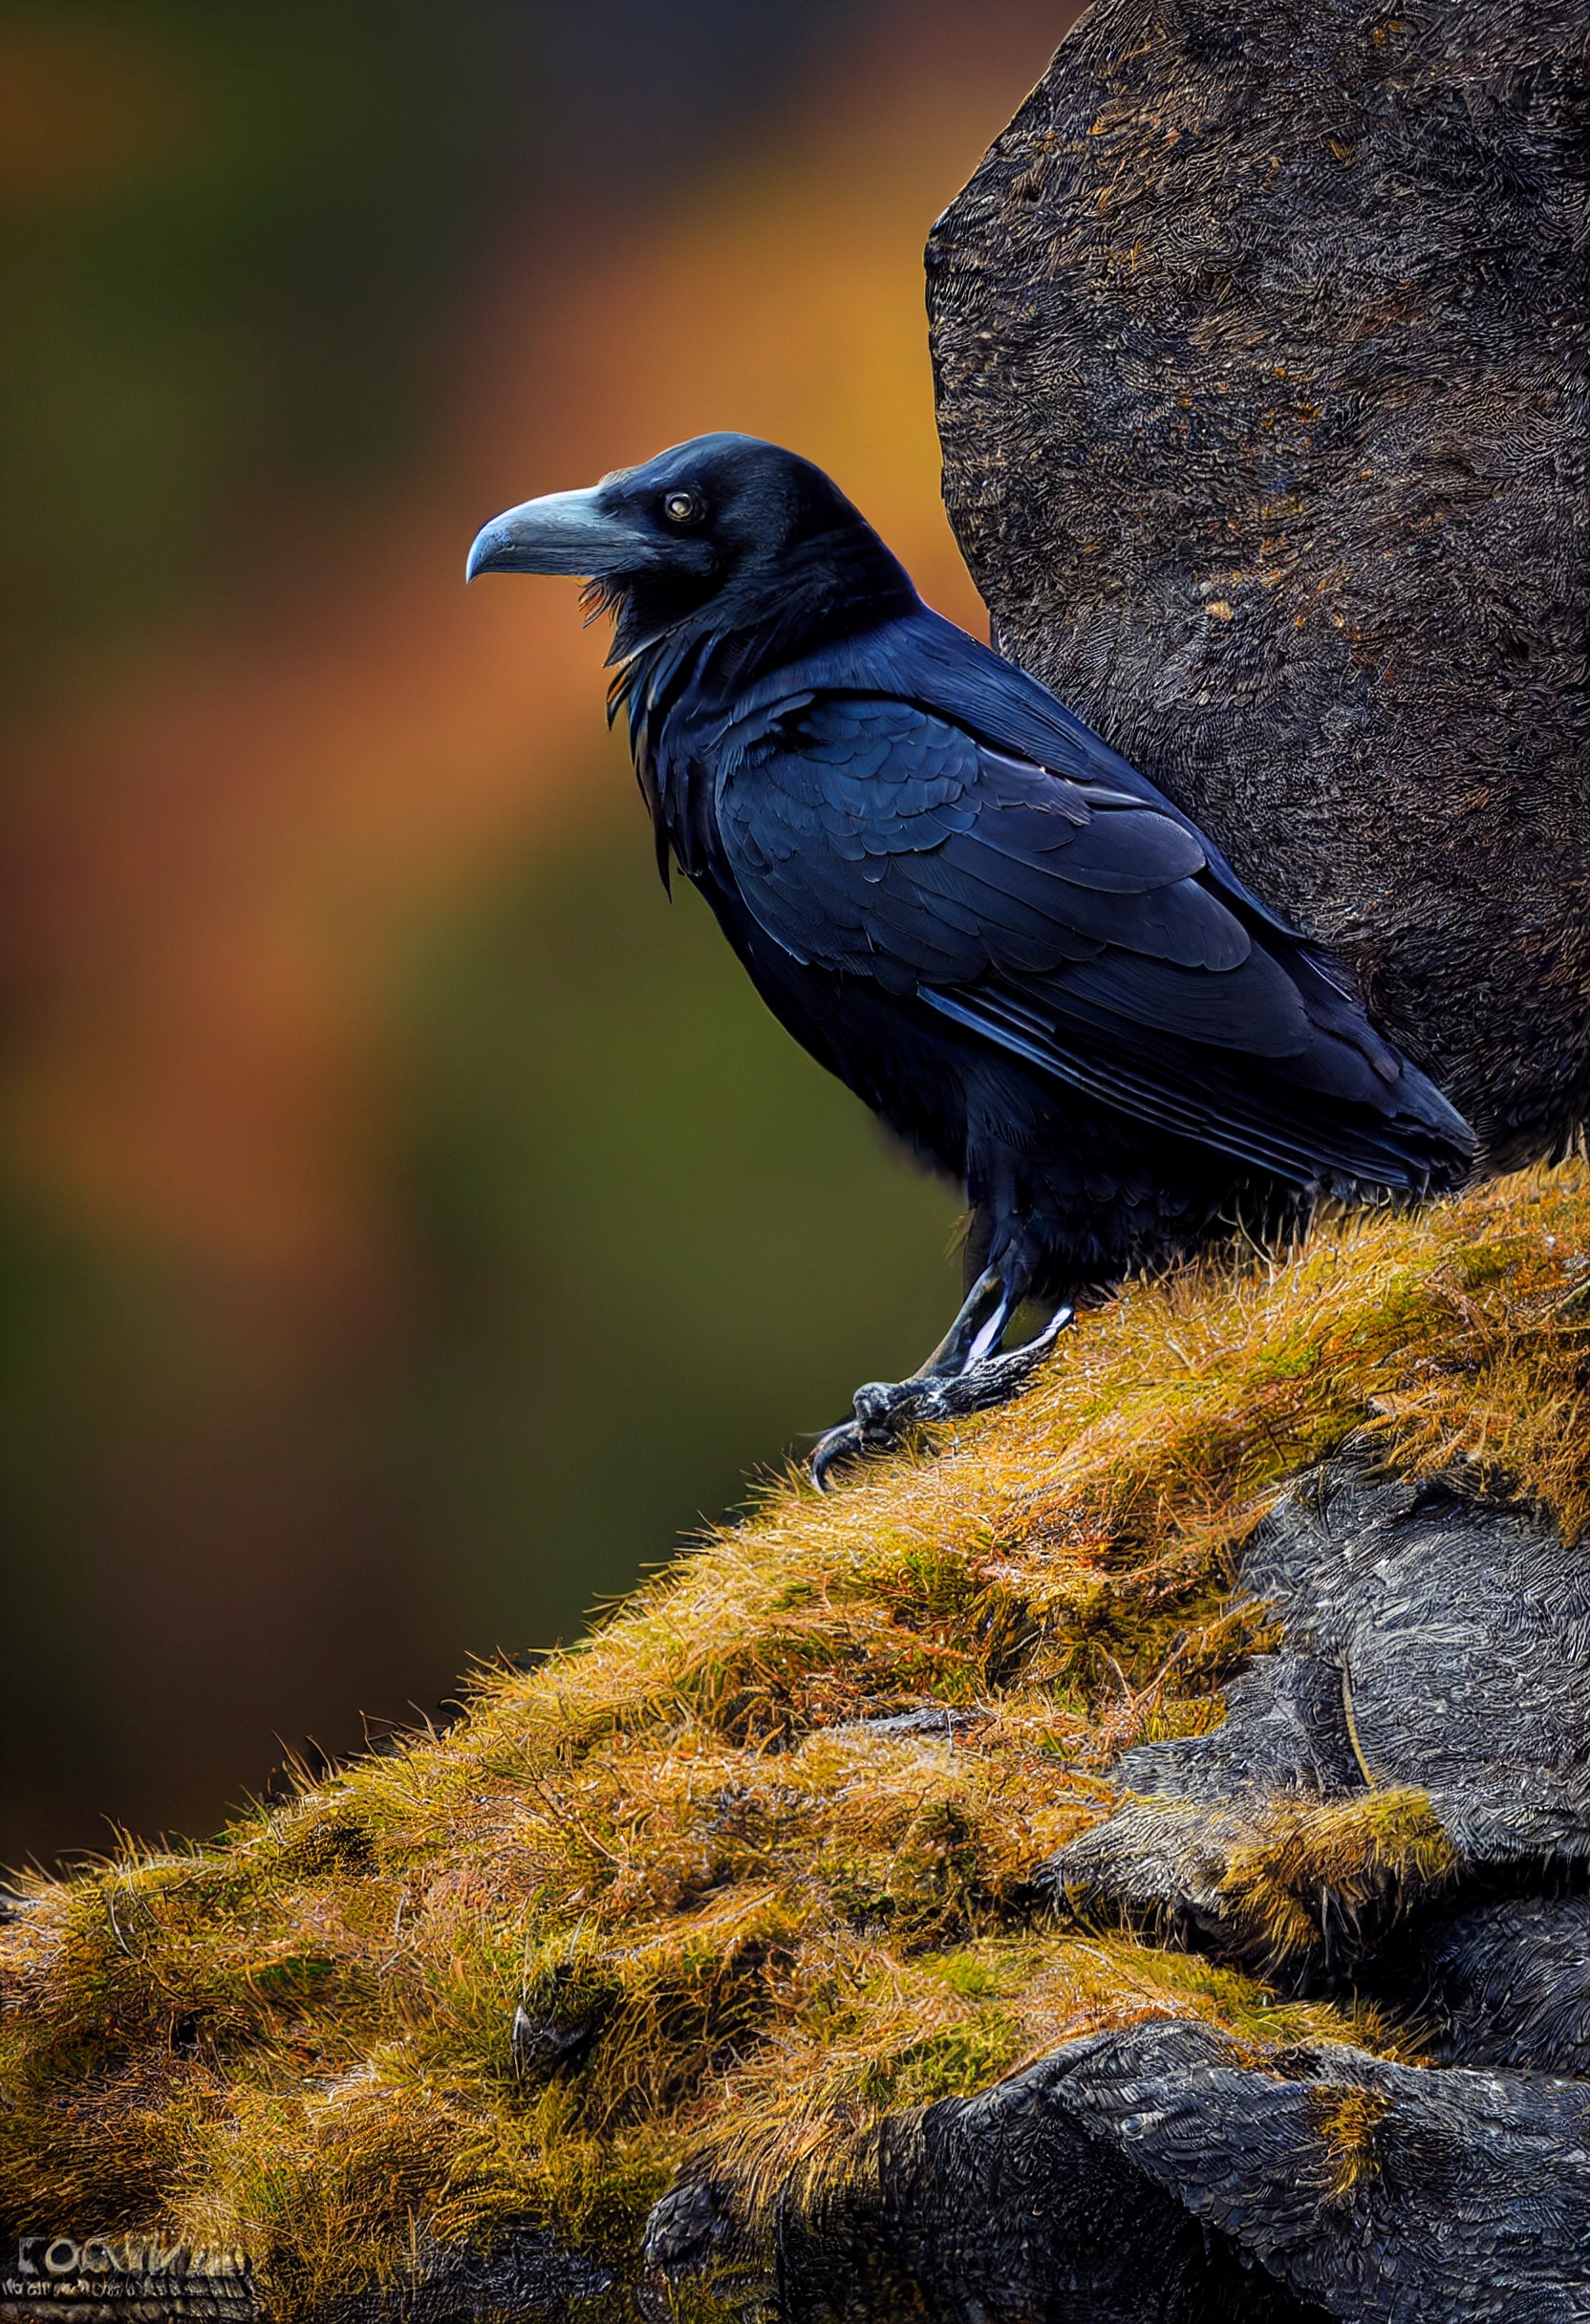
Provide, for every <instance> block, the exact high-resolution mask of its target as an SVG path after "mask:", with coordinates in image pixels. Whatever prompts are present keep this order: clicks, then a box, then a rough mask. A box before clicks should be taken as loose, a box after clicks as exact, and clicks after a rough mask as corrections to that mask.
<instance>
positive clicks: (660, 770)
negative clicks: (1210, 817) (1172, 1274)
mask: <svg viewBox="0 0 1590 2324" xmlns="http://www.w3.org/2000/svg"><path fill="white" fill-rule="evenodd" d="M468 572H469V577H470V578H473V577H474V575H475V574H477V573H481V572H539V573H566V574H571V575H576V576H578V577H580V578H582V579H583V580H585V581H586V583H587V584H588V590H587V594H588V596H589V598H590V601H591V604H592V606H593V608H603V609H606V610H608V611H610V612H611V613H612V615H613V617H614V635H613V643H612V654H611V656H610V657H609V658H610V662H611V663H612V665H613V666H614V667H615V672H616V675H615V677H614V679H613V683H612V690H611V694H610V716H612V717H616V715H617V713H618V711H619V710H620V709H624V710H625V711H627V712H628V715H629V725H630V739H631V744H632V748H633V750H634V763H635V770H636V773H637V774H638V776H639V780H640V787H641V791H642V793H643V795H644V797H645V800H646V804H647V806H648V807H649V808H650V809H651V814H652V822H653V827H654V829H655V837H656V850H657V864H658V868H659V870H660V871H661V872H662V875H663V879H664V881H665V883H666V881H667V878H668V875H669V868H670V864H671V863H672V864H677V867H678V869H679V871H681V872H682V873H683V874H684V876H685V877H686V878H687V879H689V880H691V881H693V882H694V884H695V885H696V886H697V887H698V889H699V890H700V892H701V893H702V894H703V895H704V896H705V898H706V900H707V902H708V903H709V904H710V905H711V907H712V910H713V912H714V913H715V914H716V915H717V917H718V921H719V925H720V927H721V929H722V931H723V933H724V935H725V936H727V937H728V939H729V942H730V943H731V944H732V945H733V947H734V949H735V952H736V953H737V954H738V956H739V958H740V959H741V963H742V965H743V966H744V968H745V969H746V971H747V972H748V974H749V976H750V978H751V979H752V982H753V983H754V984H755V985H756V987H757V990H758V991H759V992H760V993H761V994H762V997H763V1000H764V1001H766V1002H767V1004H768V1006H769V1008H771V1009H772V1011H773V1013H774V1015H775V1016H776V1017H777V1018H778V1019H779V1021H780V1022H781V1023H782V1024H784V1026H785V1028H786V1029H787V1030H788V1031H789V1032H791V1033H792V1034H793V1035H794V1036H795V1039H796V1040H797V1041H798V1042H800V1043H801V1044H802V1045H803V1047H805V1048H806V1049H807V1050H809V1051H810V1053H811V1055H812V1056H813V1057H815V1058H816V1059H817V1060H818V1062H819V1063H820V1064H822V1065H826V1066H827V1068H828V1070H829V1071H830V1072H832V1073H836V1074H837V1075H838V1076H839V1078H840V1079H841V1081H843V1082H845V1083H846V1084H847V1086H848V1087H849V1088H851V1089H853V1090H854V1091H855V1093H856V1095H857V1096H858V1097H859V1098H861V1099H862V1101H863V1102H864V1104H866V1105H868V1106H870V1108H872V1110H873V1111H874V1112H875V1113H876V1114H878V1115H879V1116H881V1118H882V1119H883V1121H884V1122H885V1123H887V1124H888V1126H889V1128H890V1129H891V1130H892V1131H893V1132H894V1133H895V1135H896V1136H898V1137H900V1138H903V1139H904V1140H905V1141H906V1142H907V1143H908V1144H909V1145H910V1146H911V1147H913V1148H914V1149H915V1150H916V1151H917V1152H919V1153H920V1154H921V1155H923V1156H924V1157H925V1158H926V1159H928V1160H929V1161H931V1162H932V1163H933V1164H934V1165H935V1166H936V1167H937V1168H938V1169H940V1170H941V1171H943V1172H945V1173H948V1174H949V1175H951V1176H952V1177H954V1178H955V1179H956V1180H958V1181H959V1182H960V1183H961V1184H962V1185H963V1186H964V1187H965V1189H966V1194H967V1197H968V1200H969V1202H970V1204H971V1208H972V1213H973V1222H972V1227H971V1231H970V1234H969V1237H968V1242H967V1253H968V1264H967V1274H968V1278H969V1279H970V1280H971V1289H970V1291H969V1293H968V1295H967V1299H966V1302H965V1304H964V1305H963V1306H962V1308H961V1310H960V1313H959V1314H958V1315H957V1316H956V1320H955V1322H954V1323H953V1324H952V1326H951V1328H950V1331H949V1333H948V1334H947V1336H946V1337H945V1339H944V1341H943V1342H942V1343H941V1345H939V1346H938V1347H937V1348H936V1349H935V1352H934V1354H933V1355H932V1356H930V1358H929V1359H928V1362H927V1364H926V1365H925V1366H923V1368H922V1370H921V1371H920V1372H919V1373H918V1374H917V1375H916V1376H915V1377H914V1379H913V1380H910V1381H905V1382H901V1383H898V1384H890V1385H886V1384H881V1383H874V1384H873V1385H871V1386H870V1387H868V1388H862V1389H860V1390H859V1391H858V1393H857V1396H856V1399H855V1408H854V1413H853V1416H852V1418H851V1419H850V1420H849V1421H847V1422H845V1423H844V1424H843V1425H842V1426H841V1427H839V1428H837V1429H833V1430H830V1431H828V1433H827V1436H825V1437H824V1438H823V1440H822V1442H821V1444H820V1445H819V1446H818V1449H817V1453H816V1455H815V1457H814V1460H813V1464H812V1465H813V1472H814V1474H815V1475H816V1476H817V1478H818V1481H819V1482H820V1483H823V1482H827V1479H828V1476H829V1474H830V1473H831V1471H832V1469H833V1467H834V1465H835V1464H836V1463H837V1462H838V1461H840V1460H842V1459H843V1458H845V1457H847V1456H849V1455H850V1454H852V1453H858V1452H865V1451H870V1450H873V1449H877V1448H881V1447H883V1446H885V1445H888V1444H890V1443H892V1442H894V1441H895V1440H896V1439H897V1437H898V1435H899V1433H900V1431H901V1430H902V1429H904V1428H906V1427H908V1426H910V1425H912V1424H913V1423H914V1422H916V1421H919V1420H923V1419H933V1418H942V1417H945V1416H947V1415H949V1414H952V1413H956V1412H964V1411H970V1410H975V1409H978V1407H979V1406H981V1405H984V1404H987V1403H991V1402H993V1401H995V1400H996V1399H997V1398H998V1397H999V1396H1000V1395H1002V1394H1005V1393H1008V1392H1009V1391H1010V1389H1011V1388H1014V1387H1016V1386H1018V1385H1020V1383H1021V1380H1023V1379H1024V1378H1025V1377H1026V1375H1027V1373H1028V1372H1029V1371H1030V1370H1031V1368H1032V1366H1033V1364H1034V1363H1035V1362H1036V1361H1037V1359H1038V1357H1039V1356H1040V1355H1042V1352H1043V1351H1044V1349H1045V1348H1046V1347H1047V1346H1048V1345H1050V1344H1051V1343H1052V1341H1053V1339H1054V1336H1055V1334H1056V1333H1057V1332H1058V1331H1059V1329H1060V1328H1061V1327H1062V1326H1063V1325H1064V1323H1066V1322H1068V1321H1069V1318H1070V1313H1071V1309H1072V1307H1073V1305H1074V1303H1075V1302H1077V1301H1078V1300H1079V1299H1080V1298H1084V1297H1085V1296H1087V1295H1089V1294H1093V1293H1097V1292H1099V1291H1101V1290H1103V1289H1104V1288H1106V1287H1107V1286H1108V1285H1110V1284H1111V1283H1113V1282H1115V1281H1118V1280H1120V1278H1121V1277H1122V1276H1123V1275H1125V1274H1126V1273H1127V1272H1128V1270H1130V1269H1132V1268H1134V1267H1141V1266H1155V1265H1159V1264H1162V1263H1164V1262H1165V1261H1167V1260H1169V1259H1173V1258H1176V1257H1178V1256H1180V1255H1182V1254H1184V1253H1186V1252H1188V1251H1189V1250H1191V1249H1192V1248H1193V1247H1194V1246H1196V1245H1197V1244H1198V1243H1199V1242H1200V1241H1203V1240H1205V1239H1207V1238H1208V1237H1211V1236H1212V1235H1213V1234H1215V1233H1219V1232H1228V1233H1229V1232H1230V1231H1231V1230H1232V1228H1233V1226H1234V1225H1235V1224H1236V1223H1238V1222H1242V1223H1245V1224H1246V1225H1248V1226H1249V1227H1250V1228H1251V1229H1254V1230H1256V1231H1263V1232H1268V1233H1274V1232H1275V1231H1277V1229H1278V1228H1279V1227H1281V1226H1284V1225H1286V1224H1287V1223H1289V1222H1293V1221H1297V1220H1299V1219H1300V1218H1301V1216H1304V1215H1305V1214H1306V1211H1307V1209H1308V1207H1309V1205H1310V1204H1311V1203H1312V1202H1313V1201H1314V1200H1315V1199H1316V1198H1317V1197H1318V1196H1319V1195H1320V1194H1331V1195H1334V1196H1337V1197H1340V1198H1343V1199H1346V1200H1363V1199H1366V1198H1385V1197H1387V1196H1403V1197H1409V1196H1420V1195H1425V1194H1429V1193H1431V1192H1434V1191H1437V1190H1439V1189H1442V1188H1446V1187H1450V1186H1452V1185H1454V1184H1456V1183H1457V1182H1458V1181H1459V1180H1461V1179H1462V1178H1463V1177H1464V1175H1465V1174H1466V1173H1467V1172H1468V1169H1469V1166H1470V1163H1471V1160H1472V1151H1473V1139H1472V1133H1471V1131H1470V1130H1469V1128H1468V1125H1467V1124H1466V1123H1465V1122H1464V1120H1463V1119H1462V1117H1461V1115H1459V1114H1458V1113H1456V1112H1455V1111H1454V1110H1453V1108H1451V1107H1450V1105H1449V1104H1448V1103H1447V1101H1446V1099H1445V1098H1443V1097H1442V1095H1441V1094H1440V1092H1439V1091H1438V1090H1437V1089H1436V1088H1435V1087H1433V1086H1432V1084H1431V1083H1429V1081H1427V1080H1426V1078H1425V1077H1424V1075H1423V1074H1422V1073H1420V1072H1419V1071H1418V1070H1417V1069H1416V1067H1414V1066H1413V1065H1410V1064H1409V1063H1408V1062H1407V1059H1406V1058H1404V1057H1402V1056H1400V1055H1399V1054H1398V1052H1397V1051H1396V1050H1395V1049H1394V1048H1392V1047H1391V1046H1390V1045H1389V1044H1387V1043H1386V1041H1385V1040H1383V1039H1382V1038H1381V1036H1380V1035H1379V1034H1378V1033H1377V1032H1376V1031H1375V1029H1374V1027H1373V1026H1372V1025H1371V1024H1370V1023H1369V1022H1368V1020H1367V1019H1366V1017H1365V1016H1364V1012H1363V1010H1362V1008H1361V1007H1360V1006H1359V1003H1358V1001H1356V1000H1355V999H1354V997H1353V995H1352V992H1351V990H1350V988H1349V986H1348V985H1347V983H1346V981H1345V979H1343V976H1342V974H1341V972H1340V971H1339V970H1337V969H1336V968H1335V967H1334V966H1333V965H1332V963H1331V962H1330V961H1329V960H1328V959H1327V958H1325V957H1324V956H1323V955H1322V954H1321V952H1320V951H1319V950H1318V949H1317V948H1316V947H1315V946H1313V945H1311V944H1309V943H1307V942H1306V941H1305V940H1304V939H1303V938H1302V937H1301V936H1299V935H1298V934H1297V932H1296V931H1295V930H1293V929H1292V928H1290V927H1289V926H1288V925H1287V924H1286V922H1285V921H1284V920H1281V919H1279V918H1278V917H1277V916H1276V915H1275V914H1274V913H1273V912H1271V911H1270V910H1269V909H1268V908H1267V907H1266V906H1265V905H1264V904H1263V903H1261V902H1260V900H1259V898H1258V897H1257V895H1255V894H1254V893H1252V892H1251V890H1249V889H1248V888H1246V887H1244V886H1243V884H1242V882H1241V881H1240V880H1238V879H1237V877H1236V876H1235V873H1234V872H1233V871H1232V870H1231V868H1230V866H1229V865H1228V864H1227V863H1226V862H1225V860H1224V858H1223V857H1222V856H1221V855H1220V854H1219V852H1218V850H1216V849H1215V848H1214V847H1213V846H1212V844H1211V843H1210V842H1209V840H1207V839H1206V838H1205V837H1204V836H1203V834H1202V832H1200V831H1199V830H1198V829H1197V828H1196V826H1195V825H1193V824H1192V823H1191V822H1189V820H1188V818H1187V817H1186V816H1185V815H1183V814H1181V813H1180V812H1179V811H1178V809H1177V808H1176V807H1173V806H1172V805H1171V802H1170V801H1169V800H1168V799H1166V798H1165V797H1164V796H1163V794H1162V793H1161V792H1160V791H1158V790H1156V789H1155V787H1154V785H1152V784H1151V783H1150V782H1149V781H1147V780H1146V778H1145V777H1144V776H1142V775H1140V774H1139V773H1138V772H1137V770H1136V769H1135V767H1132V766H1130V765H1128V763H1127V761H1126V760H1125V759H1123V758H1121V757H1120V755H1119V754H1118V753H1117V752H1115V751H1113V750H1111V749H1110V748H1109V746H1108V745H1107V743H1106V742H1102V741H1101V740H1100V738H1099V737H1098V736H1097V735H1096V734H1094V733H1093V732H1092V731H1091V730H1090V729H1089V728H1088V727H1086V726H1085V725H1084V724H1083V722H1082V721H1081V720H1080V719H1077V718H1075V717H1074V716H1073V715H1072V713H1071V712H1070V711H1068V710H1067V709H1066V708H1065V707H1064V704H1063V703H1062V702H1060V701H1058V700H1057V699H1055V697H1054V696H1053V695H1051V694H1050V693H1048V692H1047V691H1046V689H1045V688H1044V687H1042V685H1040V684H1039V683H1038V682H1037V680H1036V679H1034V678H1029V677H1028V676H1027V675H1026V674H1025V673H1024V672H1023V671H1021V670H1020V669H1018V668H1016V667H1015V665H1014V664H1012V663H1010V662H1008V661H1005V660H1003V659H1002V658H1001V657H1000V656H999V655H998V654H996V653H995V652H993V651H992V649H991V648H990V647H988V646H984V645H980V644H979V643H978V641H977V640H976V639H975V638H973V637H970V636H968V635H966V633H965V632H964V631H963V630H959V629H957V628H956V626H955V625H954V623H952V622H949V621H946V620H944V619H942V618H941V616H940V615H938V614H936V613H932V612H930V611H929V609H928V608H927V607H926V606H925V605H924V604H923V603H922V601H921V599H920V598H919V597H918V596H917V594H916V592H915V590H914V589H913V586H912V583H911V580H910V577H909V576H908V574H907V573H906V571H905V569H904V568H903V566H901V565H900V563H899V562H898V560H897V559H896V558H895V557H893V556H892V554H891V553H890V551H889V549H887V548H886V547H885V545H884V543H883V542H882V541H881V540H880V539H879V537H878V535H877V534H876V533H875V532H874V531H873V530H872V528H871V527H870V525H869V524H868V523H867V522H866V520H865V519H864V518H863V517H862V516H861V514H860V513H859V511H858V510H857V509H856V508H855V507H853V506H852V505H851V504H850V502H849V501H848V500H847V499H846V498H845V496H844V494H843V493H842V492H841V491H840V490H839V489H838V487H837V486H836V485H835V484H833V483H832V482H831V481H830V479H829V478H828V477H827V476H825V475H824V473H823V471H822V470H821V469H820V468H817V467H814V466H813V465H812V463H810V462H809V461H806V460H802V459H801V458H799V457H798V456H797V455H796V454H795V453H793V452H787V451H784V450H782V449H781V448H780V447H779V446H778V445H776V444H770V443H763V442H761V441H758V440H757V439H755V438H753V437H747V436H736V435H713V436H702V437H698V438H697V439H696V440H695V441H692V442H690V443H683V444H678V445H677V446H676V447H675V448H674V449H673V450H672V451H668V452H662V453H659V454H658V456H657V457H656V458H655V460H651V461H648V462H646V463H645V464H644V465H643V466H641V467H637V468H629V469H623V470H620V471H619V472H618V473H617V474H615V475H612V476H609V477H606V478H604V479H603V481H602V482H601V483H600V484H597V485H595V486H593V487H592V488H591V490H589V491H581V492H555V493H551V494H548V496H547V497H546V498H545V499H542V500H533V501H526V502H525V503H524V504H523V506H519V507H516V508H510V509H508V510H507V511H506V512H505V514H504V515H502V516H499V517H497V518H495V519H494V520H493V521H492V523H490V524H489V525H487V526H486V527H484V529H483V531H482V532H481V533H480V535H479V536H478V538H477V539H476V541H475V544H474V547H473V548H472V549H471V550H470V553H469V566H468ZM1028 1300H1031V1301H1034V1302H1042V1303H1045V1304H1047V1305H1049V1306H1052V1307H1053V1309H1054V1315H1053V1317H1052V1319H1051V1321H1050V1323H1049V1325H1048V1327H1047V1329H1046V1330H1044V1331H1043V1332H1042V1333H1040V1334H1039V1336H1038V1337H1037V1339H1035V1340H1033V1341H1031V1342H1029V1343H1028V1344H1027V1345H1025V1346H1024V1347H1021V1348H1019V1349H1017V1350H1015V1351H1014V1352H1013V1353H1011V1354H1002V1353H1001V1352H1000V1349H1001V1345H1002V1342H1003V1339H1004V1335H1005V1333H1006V1330H1007V1328H1008V1327H1009V1325H1010V1323H1011V1322H1012V1320H1013V1318H1014V1317H1015V1314H1016V1311H1017V1309H1018V1308H1019V1307H1020V1306H1021V1304H1022V1302H1025V1301H1028Z"/></svg>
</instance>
